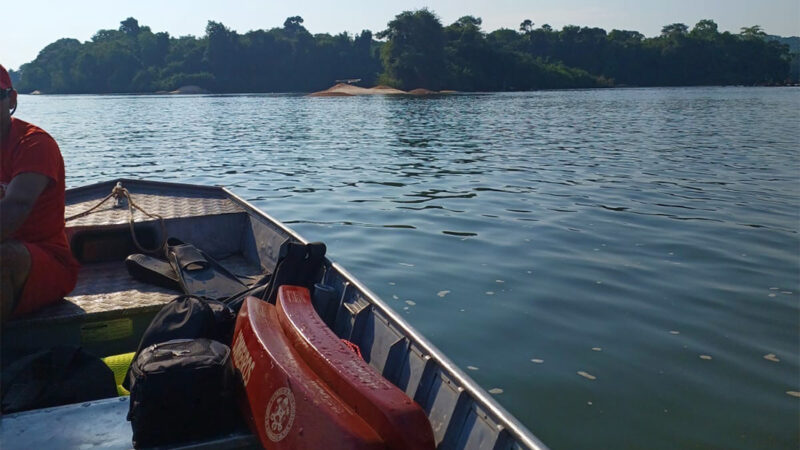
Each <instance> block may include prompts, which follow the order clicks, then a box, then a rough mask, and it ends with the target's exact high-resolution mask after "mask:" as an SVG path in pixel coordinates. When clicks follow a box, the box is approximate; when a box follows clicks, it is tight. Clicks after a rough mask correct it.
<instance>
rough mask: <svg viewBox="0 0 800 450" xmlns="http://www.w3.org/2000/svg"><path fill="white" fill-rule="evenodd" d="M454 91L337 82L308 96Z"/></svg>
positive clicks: (419, 93)
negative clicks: (366, 86) (409, 89)
mask: <svg viewBox="0 0 800 450" xmlns="http://www.w3.org/2000/svg"><path fill="white" fill-rule="evenodd" d="M455 92H456V91H439V92H437V91H432V90H430V89H422V88H419V89H413V90H411V91H408V92H406V91H403V90H400V89H395V88H393V87H390V86H385V85H378V86H375V87H373V88H364V87H360V86H353V85H352V84H347V83H338V84H336V85H334V86H332V87H329V88H328V89H325V90H324V91H319V92H314V93H312V94H308V95H309V96H310V97H351V96H354V95H433V94H452V93H455Z"/></svg>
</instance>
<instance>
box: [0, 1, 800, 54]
mask: <svg viewBox="0 0 800 450" xmlns="http://www.w3.org/2000/svg"><path fill="white" fill-rule="evenodd" d="M3 3H4V5H3V8H2V9H3V22H2V25H0V63H2V64H3V65H5V66H6V67H7V68H15V69H16V68H18V67H19V66H20V65H21V64H23V63H26V62H30V61H32V60H33V59H34V58H36V55H37V54H38V53H39V50H41V49H42V48H43V47H44V46H46V45H47V44H49V43H51V42H53V41H55V40H57V39H60V38H63V37H70V38H76V39H79V40H81V41H86V40H89V39H90V38H91V37H92V35H93V34H94V33H95V32H96V31H97V30H99V29H109V28H112V29H116V28H118V27H119V22H120V21H121V20H123V19H125V18H127V17H131V16H132V17H135V18H136V19H138V20H139V24H141V25H147V26H149V27H150V28H151V29H152V30H153V31H154V32H158V31H167V32H169V33H170V35H172V36H182V35H187V34H192V35H196V36H199V35H203V34H204V30H205V26H206V23H207V22H208V21H209V20H215V21H218V22H222V23H223V24H225V25H226V26H228V27H229V28H232V29H234V30H236V31H238V32H240V33H244V32H247V31H249V30H253V29H261V28H266V29H269V28H272V27H279V26H282V25H283V21H284V19H286V17H289V16H294V15H299V16H302V17H303V19H304V20H305V23H304V25H305V26H306V28H307V29H308V30H309V31H310V32H311V33H339V32H341V31H349V32H360V31H361V30H364V29H368V30H372V31H373V32H376V31H380V30H382V29H384V28H385V27H386V23H387V22H388V21H389V20H391V19H392V18H393V17H394V16H395V15H396V14H398V13H400V12H402V11H404V10H410V9H418V8H422V7H428V8H430V9H431V10H433V11H434V12H435V13H436V14H438V15H439V17H440V18H441V19H442V22H443V23H444V24H445V25H447V24H450V23H452V22H454V21H455V20H456V19H458V18H459V17H461V16H463V15H468V14H469V15H474V16H478V17H481V18H482V19H483V29H484V30H485V31H493V30H495V29H497V28H501V27H505V28H512V29H517V27H518V26H519V23H520V22H522V21H523V20H524V19H531V20H532V21H533V22H534V23H535V24H536V26H539V25H541V24H544V23H548V24H550V25H551V26H553V27H554V28H557V29H560V28H561V27H563V26H564V25H570V24H572V25H580V26H596V27H601V28H605V29H606V30H607V31H610V30H612V29H614V28H617V29H626V30H636V31H639V32H642V33H644V34H645V35H646V36H655V35H657V34H658V33H659V32H660V31H661V27H662V26H663V25H666V24H669V23H675V22H682V23H685V24H687V25H689V26H692V25H694V24H695V23H697V22H698V21H699V20H701V19H713V20H715V21H716V22H717V23H718V24H719V26H720V29H721V30H723V31H732V32H738V31H739V28H740V27H743V26H751V25H761V26H762V27H763V29H764V30H765V31H766V32H767V33H770V34H778V35H782V36H797V35H800V0H661V1H652V0H604V1H589V0H557V1H556V0H551V1H544V0H527V1H522V0H491V1H490V0H481V1H477V0H458V1H456V0H428V1H423V0H395V1H381V0H354V1H332V0H311V1H291V2H290V1H278V2H276V1H266V0H262V1H255V0H223V1H220V0H215V1H208V0H192V1H188V0H158V1H155V0H137V1H116V0H71V1H63V0H58V1H55V0H52V1H46V0H17V1H12V0H9V1H3Z"/></svg>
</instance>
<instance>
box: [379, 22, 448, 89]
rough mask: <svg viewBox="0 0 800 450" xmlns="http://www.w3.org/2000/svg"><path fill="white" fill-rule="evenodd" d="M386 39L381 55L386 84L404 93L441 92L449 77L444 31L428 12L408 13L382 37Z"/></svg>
mask: <svg viewBox="0 0 800 450" xmlns="http://www.w3.org/2000/svg"><path fill="white" fill-rule="evenodd" d="M378 38H380V39H386V40H387V41H386V44H385V45H384V47H383V49H382V51H381V59H382V61H383V68H384V73H383V76H382V80H384V81H385V82H388V83H390V84H394V85H396V86H399V87H401V88H404V89H414V88H419V87H424V88H427V89H440V88H441V86H442V82H443V80H444V77H445V68H444V29H443V27H442V22H441V21H440V20H439V18H438V17H436V15H435V14H434V13H432V12H431V11H429V10H428V9H427V8H423V9H419V10H416V11H404V12H402V13H400V14H398V15H397V16H395V18H394V20H392V21H391V22H389V24H388V27H387V28H386V29H385V30H383V31H381V32H380V33H378Z"/></svg>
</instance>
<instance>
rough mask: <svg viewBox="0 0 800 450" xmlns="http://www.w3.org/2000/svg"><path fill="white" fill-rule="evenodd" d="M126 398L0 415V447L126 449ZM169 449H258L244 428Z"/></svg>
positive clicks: (128, 430)
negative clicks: (0, 444) (0, 445)
mask: <svg viewBox="0 0 800 450" xmlns="http://www.w3.org/2000/svg"><path fill="white" fill-rule="evenodd" d="M128 405H129V397H115V398H108V399H103V400H97V401H92V402H85V403H77V404H74V405H65V406H56V407H53V408H44V409H38V410H34V411H25V412H20V413H14V414H7V415H3V416H2V417H0V442H2V443H3V444H2V447H3V450H12V449H20V450H28V449H32V448H105V449H126V450H127V449H130V448H131V447H132V438H133V432H132V430H131V424H130V422H128V421H127V420H126V418H125V417H126V416H127V414H128ZM170 448H184V449H189V448H192V449H202V448H214V449H217V448H260V445H259V442H258V439H256V437H255V436H253V434H252V433H250V432H249V431H248V430H246V429H242V430H239V431H236V432H234V433H231V434H227V435H223V436H220V437H218V438H214V439H208V440H204V441H197V442H190V443H187V444H184V445H180V446H177V447H170Z"/></svg>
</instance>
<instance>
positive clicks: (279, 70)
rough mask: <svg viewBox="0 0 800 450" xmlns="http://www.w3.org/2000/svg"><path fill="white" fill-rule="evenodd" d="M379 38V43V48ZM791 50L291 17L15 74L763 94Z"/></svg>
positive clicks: (112, 82)
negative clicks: (373, 26)
mask: <svg viewBox="0 0 800 450" xmlns="http://www.w3.org/2000/svg"><path fill="white" fill-rule="evenodd" d="M376 38H377V39H376ZM797 61H798V56H797V50H794V51H792V50H790V48H789V45H786V44H784V43H782V42H781V40H780V38H774V37H768V36H767V35H766V33H764V32H763V31H762V30H761V28H760V27H758V26H753V27H749V28H743V29H742V31H741V33H739V34H732V33H729V32H722V33H721V32H719V30H718V28H717V24H716V23H715V22H714V21H712V20H701V21H700V22H698V23H697V24H696V25H695V26H694V27H692V28H690V27H688V26H687V25H685V24H681V23H675V24H670V25H666V26H664V28H663V30H662V32H661V35H660V36H657V37H652V38H646V37H645V36H644V35H642V34H641V33H639V32H636V31H626V30H612V31H611V32H606V31H605V30H603V29H601V28H589V27H578V26H565V27H564V28H562V29H561V30H555V29H553V28H552V27H550V26H549V25H547V24H543V25H541V26H539V27H536V26H535V24H534V23H533V22H532V21H531V20H524V21H522V23H521V24H520V26H519V29H518V30H510V29H499V30H495V31H492V32H489V33H487V32H485V31H483V30H482V29H481V19H480V18H476V17H472V16H464V17H462V18H460V19H458V20H457V21H456V22H455V23H452V24H450V25H447V26H444V25H443V24H442V23H441V21H440V19H439V18H438V17H437V16H436V15H435V14H434V13H433V12H431V11H429V10H427V9H421V10H417V11H406V12H403V13H401V14H398V15H397V16H396V17H395V18H394V19H393V20H391V21H390V22H389V23H388V25H387V28H386V29H385V30H383V31H381V32H379V33H377V34H376V35H373V33H372V32H371V31H369V30H365V31H362V32H361V33H360V34H358V35H350V34H347V33H340V34H338V35H335V36H332V35H330V34H314V35H312V34H311V33H309V31H308V30H307V29H306V28H305V27H304V26H303V19H302V18H301V17H299V16H295V17H289V18H288V19H286V21H285V22H284V23H283V27H280V28H272V29H270V30H255V31H249V32H247V33H245V34H239V33H237V32H236V31H234V30H231V29H229V28H227V27H226V26H225V25H223V24H221V23H219V22H214V21H209V22H208V25H207V26H206V33H205V35H204V36H202V37H194V36H182V37H172V36H170V35H169V34H168V33H167V32H157V33H154V32H153V31H152V30H151V29H150V28H149V27H147V26H142V25H140V24H139V23H138V21H137V20H136V19H134V18H128V19H126V20H124V21H122V22H121V23H120V27H119V29H117V30H100V31H98V32H97V33H96V34H95V35H94V36H93V37H92V39H91V40H90V41H87V42H80V41H78V40H76V39H60V40H58V41H56V42H53V43H52V44H50V45H48V46H47V47H45V48H44V49H43V50H42V51H41V52H40V53H39V55H38V56H37V57H36V59H35V60H34V61H32V62H30V63H27V64H23V65H22V66H21V67H20V68H19V70H17V71H12V77H13V78H14V80H15V83H16V86H17V87H18V89H19V90H20V91H21V92H32V91H35V90H38V91H41V92H44V93H144V92H155V91H170V90H173V89H176V88H178V87H180V86H184V85H198V86H200V87H203V88H205V89H208V90H209V91H212V92H221V93H223V92H290V91H299V92H308V91H314V90H320V89H324V88H326V87H328V86H330V85H331V84H333V83H334V81H335V80H338V79H346V78H360V79H361V82H360V83H359V84H361V85H364V86H371V85H374V84H376V83H381V84H388V85H392V86H395V87H399V88H403V89H414V88H420V87H421V88H428V89H455V90H460V91H506V90H529V89H547V88H576V87H601V86H615V85H631V86H686V85H731V84H735V85H772V84H783V83H786V82H796V81H797V74H798V71H797V68H796V67H795V66H796V65H797Z"/></svg>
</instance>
